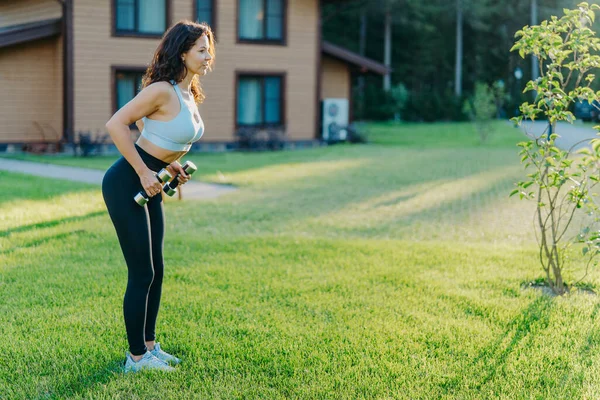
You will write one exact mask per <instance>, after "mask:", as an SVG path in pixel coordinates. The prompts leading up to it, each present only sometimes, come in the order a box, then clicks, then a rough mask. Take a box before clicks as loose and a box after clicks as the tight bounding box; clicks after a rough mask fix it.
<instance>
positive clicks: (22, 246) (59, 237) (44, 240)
mask: <svg viewBox="0 0 600 400" xmlns="http://www.w3.org/2000/svg"><path fill="white" fill-rule="evenodd" d="M85 232H86V230H85V229H77V230H75V231H72V232H64V233H59V234H58V235H52V236H46V237H43V238H41V239H36V240H32V241H30V242H27V243H25V244H20V245H19V246H17V247H13V248H10V249H6V250H2V251H0V256H2V255H6V254H9V253H12V252H13V251H15V250H17V249H19V250H21V249H28V248H31V247H36V246H39V245H42V244H45V243H48V242H51V241H54V240H62V239H66V238H67V237H69V236H73V235H79V234H82V233H85Z"/></svg>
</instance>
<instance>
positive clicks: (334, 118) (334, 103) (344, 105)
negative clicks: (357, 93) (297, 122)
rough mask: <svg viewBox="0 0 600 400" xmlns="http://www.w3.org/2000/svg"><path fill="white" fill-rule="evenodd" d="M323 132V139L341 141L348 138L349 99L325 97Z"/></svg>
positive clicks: (322, 112)
mask: <svg viewBox="0 0 600 400" xmlns="http://www.w3.org/2000/svg"><path fill="white" fill-rule="evenodd" d="M321 104H322V109H321V115H322V119H321V120H322V125H321V133H322V136H323V140H326V141H328V142H339V141H344V140H346V137H347V136H348V132H347V131H346V128H347V127H348V99H344V98H339V99H338V98H327V99H323V102H322V103H321Z"/></svg>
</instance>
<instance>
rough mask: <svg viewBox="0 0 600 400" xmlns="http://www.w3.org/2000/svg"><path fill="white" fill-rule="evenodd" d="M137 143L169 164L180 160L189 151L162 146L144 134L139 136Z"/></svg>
mask: <svg viewBox="0 0 600 400" xmlns="http://www.w3.org/2000/svg"><path fill="white" fill-rule="evenodd" d="M136 144H137V145H138V146H140V147H141V148H142V150H144V151H145V152H146V153H148V154H150V155H151V156H154V157H156V158H158V159H159V160H162V161H164V162H167V163H169V164H170V163H172V162H173V161H175V160H178V159H179V158H180V157H182V156H183V155H184V154H186V153H187V151H172V150H167V149H163V148H162V147H159V146H157V145H155V144H154V143H152V142H150V141H149V140H148V139H146V138H145V137H143V136H140V137H139V139H138V140H137V142H136Z"/></svg>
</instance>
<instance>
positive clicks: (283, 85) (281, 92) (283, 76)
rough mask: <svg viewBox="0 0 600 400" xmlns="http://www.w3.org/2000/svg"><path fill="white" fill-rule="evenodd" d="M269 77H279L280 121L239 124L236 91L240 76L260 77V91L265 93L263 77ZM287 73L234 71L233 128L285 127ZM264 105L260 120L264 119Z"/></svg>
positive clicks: (237, 91) (237, 90)
mask: <svg viewBox="0 0 600 400" xmlns="http://www.w3.org/2000/svg"><path fill="white" fill-rule="evenodd" d="M271 77H276V78H280V79H281V83H280V85H279V97H280V99H281V104H280V107H279V118H280V123H278V124H273V123H269V124H265V123H261V124H239V123H238V93H239V85H240V78H262V88H261V90H262V93H263V94H264V93H265V83H264V82H265V81H264V78H271ZM286 78H287V73H286V72H285V71H238V70H236V71H235V85H234V88H233V90H234V96H233V102H234V113H233V120H234V126H235V129H236V130H237V129H238V128H240V127H255V128H268V127H275V128H285V127H286V123H287V121H286V110H285V109H286V93H287V91H286V86H287V79H286ZM265 112H266V111H265V107H264V104H263V107H262V120H263V121H264V120H265Z"/></svg>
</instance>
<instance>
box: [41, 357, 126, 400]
mask: <svg viewBox="0 0 600 400" xmlns="http://www.w3.org/2000/svg"><path fill="white" fill-rule="evenodd" d="M124 366H125V355H123V357H115V358H113V359H112V360H110V361H109V362H108V363H107V364H106V365H105V366H104V367H101V368H98V369H96V370H89V371H82V373H81V374H79V375H77V376H75V377H73V378H72V379H70V380H68V381H66V382H61V383H59V384H57V385H56V387H55V388H54V390H52V392H51V393H50V395H51V396H56V397H51V398H60V399H63V398H71V397H73V396H74V395H81V396H82V397H85V398H87V396H83V395H84V394H85V393H86V392H90V390H93V388H94V387H95V386H104V385H106V384H108V383H109V382H110V381H112V380H113V379H119V378H120V377H121V375H123V374H124V372H123V368H124Z"/></svg>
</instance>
